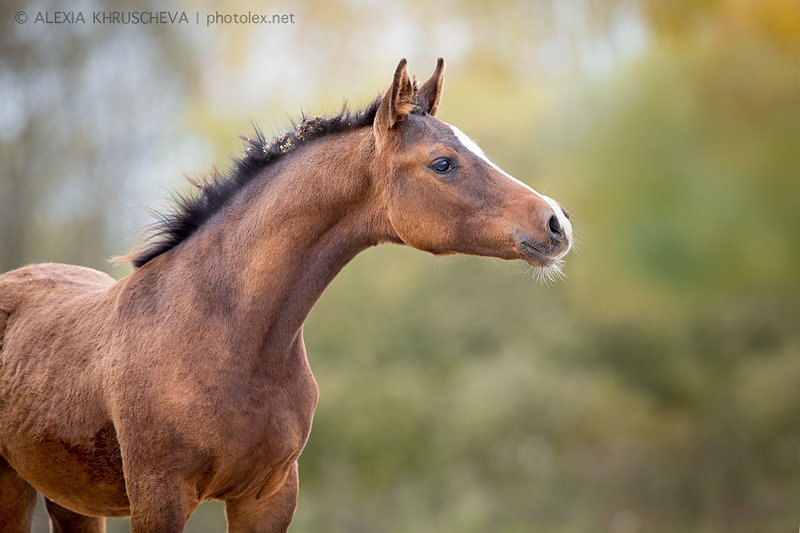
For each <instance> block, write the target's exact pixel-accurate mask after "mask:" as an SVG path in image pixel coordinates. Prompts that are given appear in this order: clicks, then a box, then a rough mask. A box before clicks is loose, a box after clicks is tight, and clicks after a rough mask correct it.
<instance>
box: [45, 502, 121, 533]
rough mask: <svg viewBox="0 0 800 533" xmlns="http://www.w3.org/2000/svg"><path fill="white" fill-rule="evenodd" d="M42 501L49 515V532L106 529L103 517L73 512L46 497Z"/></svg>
mask: <svg viewBox="0 0 800 533" xmlns="http://www.w3.org/2000/svg"><path fill="white" fill-rule="evenodd" d="M44 503H45V507H47V514H49V515H50V531H51V533H105V531H106V519H105V518H102V517H99V516H85V515H82V514H78V513H75V512H73V511H70V510H69V509H65V508H63V507H61V506H60V505H58V504H57V503H56V502H54V501H52V500H50V499H47V498H45V500H44Z"/></svg>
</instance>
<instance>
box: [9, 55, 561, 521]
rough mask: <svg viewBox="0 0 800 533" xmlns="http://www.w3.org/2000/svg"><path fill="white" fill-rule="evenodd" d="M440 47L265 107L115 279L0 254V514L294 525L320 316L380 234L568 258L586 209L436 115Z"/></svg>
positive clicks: (553, 263)
mask: <svg viewBox="0 0 800 533" xmlns="http://www.w3.org/2000/svg"><path fill="white" fill-rule="evenodd" d="M443 81H444V61H443V60H442V59H441V58H439V60H438V61H437V64H436V68H435V70H434V72H433V75H432V76H431V77H430V78H429V79H428V80H427V81H425V82H424V83H422V84H421V85H420V84H418V83H417V81H416V80H415V79H413V80H412V79H411V78H409V75H408V72H407V68H406V60H405V59H403V60H402V61H400V63H399V64H398V66H397V69H396V70H395V72H394V76H393V78H392V82H391V85H390V87H389V89H388V91H386V92H385V93H383V95H379V96H378V97H377V98H376V99H375V100H374V101H373V102H372V103H371V104H369V105H368V106H367V107H366V108H363V109H362V110H359V111H355V112H351V111H349V110H347V108H345V109H343V110H342V111H341V112H340V113H338V114H335V115H323V116H303V118H302V120H300V121H299V122H297V123H295V124H294V125H293V126H292V127H291V128H290V129H289V130H288V131H286V132H285V133H283V134H281V135H278V136H276V137H275V138H273V139H270V140H267V139H266V138H265V137H264V135H263V134H262V133H261V132H260V131H259V130H258V129H256V133H255V136H254V138H246V137H243V140H244V144H245V150H244V154H243V155H242V156H241V157H238V158H236V159H234V165H233V167H232V168H231V170H230V171H228V172H227V173H224V174H220V173H214V174H212V175H211V176H210V177H209V178H206V179H205V180H204V181H203V182H195V184H196V185H197V186H198V187H199V190H194V192H193V193H187V194H184V195H179V196H177V197H176V199H175V202H174V204H173V205H172V207H171V210H169V211H168V212H166V213H162V215H161V217H160V218H159V222H157V227H156V231H155V232H154V234H153V235H152V236H151V237H150V238H149V239H148V240H146V241H145V242H144V244H143V245H140V247H139V248H137V249H135V250H134V251H133V252H131V253H130V254H129V255H128V256H126V257H125V259H127V260H129V261H131V263H132V265H133V267H134V269H133V272H132V273H131V274H130V275H128V276H127V277H124V278H122V279H120V280H115V279H113V278H112V277H110V276H108V275H107V274H104V273H101V272H98V271H96V270H92V269H88V268H84V267H79V266H71V265H63V264H34V265H29V266H26V267H23V268H19V269H17V270H13V271H10V272H7V273H5V274H3V275H2V276H0V531H4V532H17V531H29V530H30V527H31V522H32V515H33V510H34V506H35V502H36V493H37V491H38V492H40V493H41V494H42V495H43V496H44V498H45V503H46V507H47V511H48V513H49V515H50V520H51V526H52V530H53V531H81V532H100V531H104V530H105V518H104V517H122V516H130V527H131V531H132V532H133V533H150V532H153V531H160V532H175V531H182V530H183V528H184V526H185V523H186V521H187V520H188V518H189V516H190V515H191V514H192V512H193V511H194V509H195V508H196V507H197V505H198V504H199V503H200V502H202V501H205V500H210V499H214V500H222V501H224V502H225V514H226V519H227V524H228V531H230V532H237V533H238V532H255V531H261V532H273V531H286V530H287V528H288V527H289V525H290V523H291V521H292V519H293V516H294V511H295V507H296V503H297V496H298V470H297V468H298V466H297V464H298V458H299V457H300V454H301V452H302V451H303V447H304V446H305V444H306V440H307V439H308V436H309V433H310V431H311V423H312V418H313V415H314V410H315V407H316V404H317V398H318V387H317V382H316V381H315V379H314V376H313V375H312V373H311V369H310V366H309V362H308V358H307V356H306V349H305V345H304V343H303V323H304V321H305V319H306V317H307V315H308V314H309V312H310V310H311V308H312V306H313V305H314V304H315V302H316V301H317V299H318V298H319V297H320V295H321V294H322V292H323V291H324V289H325V288H326V286H327V285H328V284H329V283H330V282H331V281H332V280H333V278H334V276H336V274H337V273H338V272H339V271H340V270H341V269H342V268H343V267H344V266H345V265H346V264H347V263H348V262H349V261H350V260H351V259H352V258H353V257H355V256H356V254H358V253H359V252H361V251H363V250H365V249H366V248H368V247H371V246H375V245H378V244H381V243H395V244H400V245H406V246H410V247H413V248H416V249H419V250H422V251H425V252H429V253H431V254H437V255H440V254H455V253H460V254H470V255H479V256H490V257H496V258H501V259H507V260H521V261H526V262H527V263H529V264H530V265H533V266H534V267H536V268H539V269H544V270H546V271H550V272H553V271H556V270H557V269H558V268H559V265H560V263H561V261H562V257H563V256H564V255H565V254H566V253H567V251H568V250H569V249H570V246H571V243H572V226H571V224H570V221H569V214H568V212H567V211H566V210H564V208H563V207H562V206H561V204H559V203H557V202H556V201H555V200H553V199H551V198H549V197H547V196H544V195H541V194H539V193H537V192H535V191H534V190H533V189H532V188H530V187H529V186H528V185H526V184H524V183H523V182H521V181H519V180H517V179H515V178H513V177H512V176H510V175H509V174H508V173H506V172H505V171H503V170H501V169H500V168H499V167H498V166H497V165H496V164H495V163H494V162H493V161H492V160H491V159H489V157H488V156H487V155H486V154H485V153H484V152H483V151H482V150H481V149H480V148H479V147H478V145H477V144H476V143H475V142H474V141H473V140H472V139H471V138H470V137H468V136H467V135H466V134H464V133H463V132H462V131H461V130H459V129H458V128H457V127H455V126H452V125H450V124H448V123H446V122H444V121H442V120H440V119H438V118H436V116H435V115H436V112H437V109H438V107H439V102H440V97H441V93H442V85H443Z"/></svg>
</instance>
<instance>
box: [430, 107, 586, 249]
mask: <svg viewBox="0 0 800 533" xmlns="http://www.w3.org/2000/svg"><path fill="white" fill-rule="evenodd" d="M445 124H446V125H447V126H448V127H449V128H450V129H451V130H452V131H453V134H454V135H455V136H456V139H458V140H459V142H460V143H461V144H462V145H464V148H466V149H467V150H469V151H470V152H472V153H473V154H475V155H476V156H478V157H480V158H481V159H483V160H484V161H485V162H486V163H487V164H488V165H490V166H491V167H492V168H494V169H495V170H497V171H498V172H500V173H501V174H502V175H503V176H505V177H506V178H508V179H510V180H511V181H513V182H515V183H519V184H520V185H522V186H523V187H525V188H526V189H528V190H529V191H531V192H532V193H533V194H535V195H536V196H538V197H539V198H541V199H542V200H544V201H545V202H547V204H548V205H549V206H550V207H551V208H552V209H553V212H554V213H555V215H556V219H557V220H558V222H559V223H560V224H561V227H562V228H564V231H565V232H566V234H567V238H568V239H569V240H570V241H571V240H572V224H570V222H569V219H567V217H566V215H565V214H564V212H563V211H562V210H561V207H559V205H558V203H557V202H556V201H555V200H553V199H552V198H550V197H549V196H545V195H543V194H539V193H538V192H536V191H534V190H533V188H532V187H531V186H530V185H528V184H527V183H523V182H521V181H520V180H518V179H517V178H515V177H514V176H512V175H511V174H509V173H508V172H506V171H505V170H503V169H502V168H500V167H498V166H497V165H495V163H494V161H492V160H491V159H489V157H488V156H487V155H486V152H484V151H483V150H481V147H480V146H478V144H477V143H476V142H475V141H473V140H472V139H471V138H470V137H469V136H468V135H467V134H466V133H464V132H463V131H461V130H460V129H458V128H457V127H455V126H453V125H452V124H447V122H445Z"/></svg>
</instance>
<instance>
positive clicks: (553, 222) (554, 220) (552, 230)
mask: <svg viewBox="0 0 800 533" xmlns="http://www.w3.org/2000/svg"><path fill="white" fill-rule="evenodd" d="M547 233H548V235H550V238H552V239H556V240H560V239H563V238H564V227H563V226H562V225H561V222H559V221H558V217H557V216H555V215H550V218H548V219H547Z"/></svg>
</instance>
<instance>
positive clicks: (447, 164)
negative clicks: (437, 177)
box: [431, 157, 453, 174]
mask: <svg viewBox="0 0 800 533" xmlns="http://www.w3.org/2000/svg"><path fill="white" fill-rule="evenodd" d="M431 169H433V171H434V172H436V173H438V174H444V173H446V172H449V171H451V170H452V169H453V163H452V162H451V161H450V160H449V159H447V158H446V157H440V158H439V159H437V160H436V161H434V162H433V163H431Z"/></svg>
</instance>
